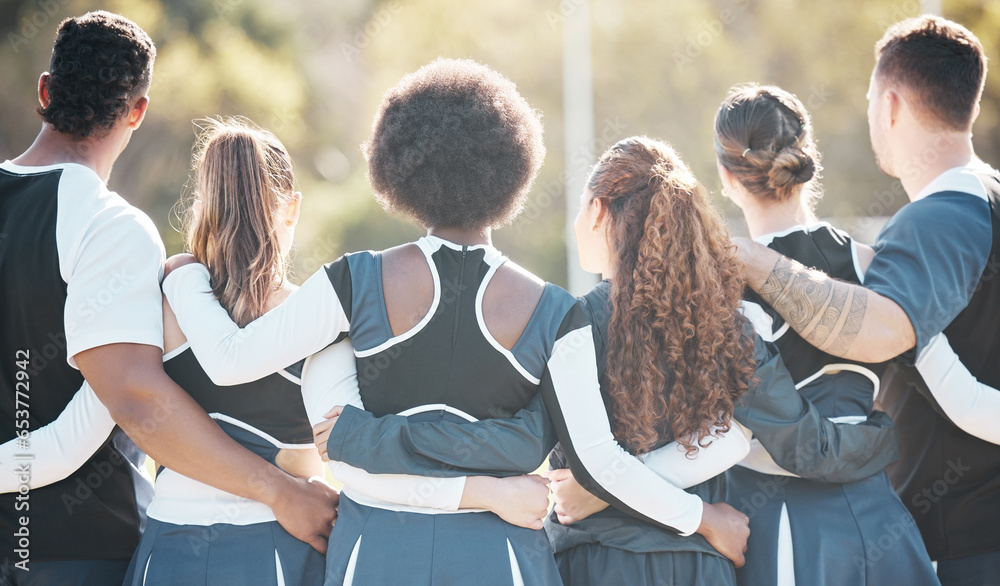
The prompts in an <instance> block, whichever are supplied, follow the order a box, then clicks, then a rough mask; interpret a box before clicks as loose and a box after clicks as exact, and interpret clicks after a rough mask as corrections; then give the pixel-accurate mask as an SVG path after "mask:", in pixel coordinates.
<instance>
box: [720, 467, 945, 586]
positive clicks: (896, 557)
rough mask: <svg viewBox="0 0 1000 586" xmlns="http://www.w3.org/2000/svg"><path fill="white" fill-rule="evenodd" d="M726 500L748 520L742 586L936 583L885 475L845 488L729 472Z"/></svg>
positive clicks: (911, 523) (908, 518)
mask: <svg viewBox="0 0 1000 586" xmlns="http://www.w3.org/2000/svg"><path fill="white" fill-rule="evenodd" d="M727 478H728V482H729V486H728V489H729V490H728V496H727V498H726V500H727V501H728V502H729V504H731V505H732V506H733V507H735V508H737V509H739V510H740V511H742V512H744V513H745V514H746V515H747V516H749V517H750V540H749V542H748V543H747V553H746V560H747V563H746V565H745V566H744V567H742V568H740V569H739V570H737V571H736V578H737V582H738V584H739V585H740V586H775V585H779V586H780V585H782V584H787V583H790V582H791V580H793V579H794V583H795V584H798V585H804V584H808V585H809V586H883V585H887V584H892V585H895V584H900V585H902V584H905V585H906V586H924V585H927V586H933V585H937V584H940V582H939V581H938V579H937V576H936V575H935V573H934V568H933V567H932V565H931V560H930V558H929V557H928V555H927V550H926V548H925V547H924V543H923V540H922V539H921V537H920V532H919V531H918V530H917V526H916V523H915V522H914V520H913V517H912V516H911V515H910V513H909V511H907V510H906V507H904V506H903V503H902V502H901V501H900V500H899V497H898V496H896V493H895V491H894V490H893V489H892V486H891V485H890V483H889V478H888V476H887V475H886V474H885V472H882V473H879V474H876V475H874V476H872V477H870V478H866V479H865V480H861V481H859V482H853V483H849V484H827V483H822V482H814V481H810V480H804V479H801V478H794V477H789V476H773V475H769V474H761V473H759V472H755V471H753V470H749V469H747V468H744V467H742V466H735V467H733V468H731V469H730V470H729V471H728V472H727Z"/></svg>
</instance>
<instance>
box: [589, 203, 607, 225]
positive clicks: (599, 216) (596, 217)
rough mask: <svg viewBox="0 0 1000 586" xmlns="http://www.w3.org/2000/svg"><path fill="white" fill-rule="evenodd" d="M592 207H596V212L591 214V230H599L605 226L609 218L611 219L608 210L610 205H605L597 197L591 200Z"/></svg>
mask: <svg viewBox="0 0 1000 586" xmlns="http://www.w3.org/2000/svg"><path fill="white" fill-rule="evenodd" d="M590 205H592V206H595V207H594V211H593V212H592V213H591V216H590V217H591V226H590V229H591V230H597V229H598V228H599V227H600V226H601V224H604V223H605V222H606V221H607V219H608V218H609V217H611V212H610V211H609V210H608V205H607V204H606V203H604V200H603V199H601V198H599V197H595V198H594V199H592V200H590Z"/></svg>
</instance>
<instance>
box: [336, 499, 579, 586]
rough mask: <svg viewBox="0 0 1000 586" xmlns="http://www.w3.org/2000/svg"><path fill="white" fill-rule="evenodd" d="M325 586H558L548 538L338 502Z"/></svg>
mask: <svg viewBox="0 0 1000 586" xmlns="http://www.w3.org/2000/svg"><path fill="white" fill-rule="evenodd" d="M326 564H327V565H326V582H325V584H326V585H327V586H333V585H336V586H339V585H342V584H343V585H348V584H350V585H355V586H383V585H387V584H406V585H408V586H419V585H427V586H430V585H432V584H433V585H434V586H451V585H462V586H465V585H468V584H476V585H484V586H520V585H521V584H524V585H525V586H558V585H559V584H561V582H560V580H559V572H558V570H557V569H556V564H555V559H554V558H553V557H552V549H551V548H550V546H549V541H548V538H546V536H545V533H544V532H543V531H532V530H530V529H524V528H522V527H516V526H514V525H511V524H509V523H506V522H504V521H503V520H502V519H500V518H499V517H497V516H496V515H494V514H493V513H457V514H440V515H431V514H422V513H410V512H397V511H390V510H386V509H381V508H377V507H369V506H365V505H361V504H359V503H357V502H355V501H353V500H351V499H350V498H349V497H348V496H347V495H344V494H342V495H341V497H340V513H339V515H338V517H337V523H336V525H334V527H333V532H332V533H331V535H330V546H329V549H328V550H327V556H326Z"/></svg>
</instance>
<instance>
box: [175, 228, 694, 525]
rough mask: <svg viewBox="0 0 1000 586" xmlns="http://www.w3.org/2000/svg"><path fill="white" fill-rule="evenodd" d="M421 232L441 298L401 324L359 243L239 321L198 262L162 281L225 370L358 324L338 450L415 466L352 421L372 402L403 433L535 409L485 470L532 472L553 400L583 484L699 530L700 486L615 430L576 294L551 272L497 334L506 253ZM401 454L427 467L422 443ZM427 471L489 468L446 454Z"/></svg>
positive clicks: (547, 433)
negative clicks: (638, 454)
mask: <svg viewBox="0 0 1000 586" xmlns="http://www.w3.org/2000/svg"><path fill="white" fill-rule="evenodd" d="M416 245H417V246H418V247H419V249H420V250H421V251H422V253H423V256H424V259H425V260H426V262H427V265H428V267H429V269H430V272H431V275H432V277H433V279H434V300H433V303H432V305H431V307H430V309H429V310H428V311H427V313H426V315H424V316H423V318H422V319H421V320H420V322H419V323H418V324H417V325H416V326H414V327H413V328H411V329H410V330H408V331H407V332H404V333H402V334H399V335H394V334H393V332H392V330H391V329H390V328H389V327H388V319H387V317H386V313H385V303H384V297H383V294H382V291H381V286H382V279H381V255H380V254H378V253H371V252H363V253H356V254H350V255H347V256H345V257H342V258H341V259H340V260H338V261H336V262H334V263H331V264H330V265H327V266H326V267H324V269H322V270H321V271H319V272H318V273H317V274H315V275H313V276H312V277H311V278H310V279H309V280H307V281H306V283H304V284H303V286H302V287H301V288H300V289H299V290H298V291H296V292H295V293H293V294H292V295H290V296H289V298H288V299H287V300H286V301H285V302H284V303H282V304H281V306H279V307H278V308H276V309H275V310H273V311H271V312H269V313H268V314H267V315H265V316H263V317H262V318H260V319H258V320H256V321H254V322H252V323H251V324H248V325H247V326H246V327H245V328H242V329H240V328H238V327H237V326H236V325H235V324H234V323H233V322H232V320H231V318H230V317H229V315H228V314H227V313H226V312H225V310H224V309H223V308H221V306H219V304H218V303H217V301H215V299H214V296H213V295H212V293H211V288H210V286H209V281H208V275H207V271H206V270H205V268H204V267H202V266H200V265H189V266H184V267H181V268H179V269H177V270H176V271H174V272H172V273H171V274H170V276H169V277H168V278H167V279H166V280H165V282H164V292H165V294H166V296H167V298H168V300H169V301H170V304H171V307H173V308H174V309H175V312H176V314H177V319H178V323H179V324H180V326H181V329H182V330H183V331H185V332H186V333H187V334H188V339H189V340H190V342H191V346H192V349H193V351H194V353H195V355H196V356H198V358H199V362H201V363H202V364H203V365H205V369H206V372H207V373H208V374H209V376H210V377H212V379H213V380H215V381H216V382H217V383H220V384H234V383H238V382H242V381H245V380H252V379H254V378H259V377H260V376H262V375H264V374H266V373H267V372H268V369H271V368H280V367H281V366H283V365H287V364H290V363H292V362H295V361H296V360H300V359H301V358H302V357H303V356H306V355H309V354H311V353H314V352H316V351H318V350H320V349H322V348H323V347H325V346H327V345H328V344H330V343H332V342H334V341H337V340H339V339H341V338H342V337H345V336H349V337H350V338H351V341H352V342H353V345H354V349H355V355H356V358H357V362H358V373H359V380H358V382H359V386H360V393H361V398H362V400H363V401H364V405H365V408H366V409H368V410H369V411H368V412H365V411H361V410H359V409H357V408H354V407H351V406H348V407H347V408H345V410H344V413H343V414H342V415H341V417H340V420H339V421H338V424H337V425H336V426H335V427H334V428H333V431H332V433H331V436H330V440H329V442H328V452H329V454H330V457H331V459H335V460H343V461H347V462H348V463H350V464H354V465H357V466H359V467H362V468H364V469H365V470H367V471H368V472H370V473H379V472H410V471H411V470H398V469H391V470H381V469H379V467H380V466H381V465H383V464H386V465H392V464H393V463H395V462H396V461H397V460H401V459H404V457H403V456H400V457H398V458H392V457H383V455H382V453H381V452H380V451H379V450H378V447H377V446H374V445H373V444H374V443H377V442H373V444H361V445H357V444H354V442H355V441H356V440H357V439H358V438H359V437H362V435H361V434H355V433H354V431H353V430H354V429H358V428H360V427H361V426H363V425H364V423H365V421H366V419H373V418H374V417H375V416H385V417H381V418H380V419H382V420H386V418H388V421H390V423H389V425H391V426H393V429H395V430H401V429H406V430H407V431H406V433H409V431H410V429H411V427H410V426H416V427H418V428H419V427H421V426H423V427H427V426H431V427H429V429H433V430H434V431H433V433H436V434H438V435H439V436H440V437H444V436H443V435H441V434H447V433H449V430H457V433H459V434H462V433H463V432H466V431H467V430H468V429H470V428H468V427H466V426H467V425H468V424H467V422H468V421H469V420H472V419H483V420H484V421H487V420H488V421H497V422H502V423H500V425H507V424H509V422H511V421H517V420H518V418H521V419H522V420H523V421H530V423H529V424H528V425H526V426H523V427H522V429H523V430H526V432H525V433H521V434H520V435H519V436H518V437H519V438H520V439H522V440H523V441H521V442H520V444H519V446H518V447H516V448H510V449H505V450H504V451H503V452H502V453H496V454H495V455H496V458H495V459H494V458H491V459H490V462H491V466H492V468H493V469H492V470H488V471H486V472H487V473H494V474H497V475H508V474H523V473H527V472H531V471H533V470H534V469H536V468H537V467H538V466H539V465H540V464H541V462H542V461H543V460H544V458H545V456H546V454H547V452H548V450H549V449H550V448H551V447H552V445H553V444H554V439H555V434H553V433H552V428H551V427H550V426H549V425H548V424H547V423H538V421H539V419H537V418H536V417H535V415H537V414H539V413H542V414H543V415H542V419H548V417H547V416H545V415H544V413H546V412H548V413H551V414H552V415H553V417H552V419H553V421H554V423H555V429H556V432H557V433H558V435H559V437H560V439H563V438H565V439H564V442H563V443H564V445H567V444H568V445H572V446H574V448H575V449H570V450H567V451H568V455H569V457H570V461H571V462H573V463H574V464H575V465H574V472H575V473H576V474H577V477H578V478H579V479H580V480H581V482H582V483H583V484H584V485H585V486H588V488H592V489H593V490H595V492H597V493H598V494H599V495H600V496H601V497H602V498H604V500H606V501H608V502H611V503H613V504H615V505H616V506H618V507H620V508H621V509H622V510H625V511H628V512H629V513H630V514H634V515H638V516H640V517H641V518H643V519H646V520H648V522H651V523H654V524H656V525H658V526H661V527H665V528H668V529H669V530H672V531H675V532H679V533H682V534H691V533H693V532H694V531H695V530H696V529H697V527H698V525H699V524H700V522H701V509H702V501H701V499H699V498H698V497H697V496H695V495H692V494H689V493H686V492H684V491H682V490H680V489H678V488H677V487H675V486H674V485H672V484H670V483H668V482H667V481H665V480H663V479H662V478H660V477H659V476H657V475H656V474H655V472H653V471H652V470H650V469H648V468H647V467H645V466H643V465H641V463H640V462H639V461H638V460H636V459H635V458H634V457H633V456H631V455H630V454H628V453H627V452H625V451H624V450H622V448H621V447H620V446H618V444H617V443H616V442H615V440H614V437H613V435H612V434H611V430H610V426H609V423H608V417H607V414H606V411H605V407H604V404H603V401H602V400H601V396H600V392H599V387H598V380H597V372H596V356H595V354H594V344H593V339H592V336H591V327H590V323H589V321H588V320H587V317H586V315H585V314H584V313H583V312H582V311H581V310H580V308H579V307H578V306H577V304H576V299H575V298H573V297H572V296H570V295H569V294H567V293H566V292H565V291H563V290H561V289H559V288H558V287H555V286H553V285H546V286H545V289H544V291H543V293H542V297H541V300H540V301H539V303H538V306H537V307H536V308H535V311H534V313H533V315H532V316H531V320H530V321H529V323H528V325H527V326H526V328H525V330H524V333H522V335H521V337H520V340H519V341H518V342H517V343H516V344H515V345H514V346H513V347H512V348H511V349H510V350H508V349H506V348H504V347H503V346H502V345H500V344H499V343H498V342H497V341H496V340H495V339H494V338H493V337H492V335H490V333H489V330H488V329H487V328H486V325H485V322H484V320H483V315H482V305H481V303H482V297H483V294H484V292H485V290H486V287H487V285H488V284H489V281H490V279H491V278H492V277H493V275H494V274H495V273H496V271H497V269H498V268H499V267H500V266H501V265H502V264H503V263H504V262H505V261H506V259H505V258H504V257H503V256H502V255H501V254H500V253H499V252H498V251H497V250H496V249H494V248H492V247H489V246H461V245H457V244H454V243H451V242H448V241H445V240H442V239H440V238H437V237H434V236H427V237H424V238H421V239H420V240H419V241H418V242H417V243H416ZM539 391H541V399H539V397H538V394H539ZM498 418H499V419H498ZM462 419H464V420H466V421H465V422H463V421H460V420H462ZM400 420H404V421H400ZM390 435H391V434H390ZM387 437H389V436H386V437H383V438H382V439H387ZM466 437H468V435H467V436H466ZM473 437H475V438H476V439H474V440H473V443H472V444H466V445H467V446H471V447H469V449H466V450H461V449H456V446H459V447H462V444H461V443H459V444H456V443H451V444H450V446H449V448H450V452H451V455H450V458H451V459H452V460H458V461H459V463H461V464H465V463H466V462H469V461H472V460H474V459H475V458H479V457H483V456H484V454H485V453H486V452H489V451H490V447H489V444H490V442H484V441H482V437H481V436H473ZM352 446H357V448H358V449H356V450H355V449H353V447H352ZM433 447H436V446H432V448H433ZM373 450H376V451H374V452H373ZM463 451H464V452H472V456H473V457H470V455H469V454H467V453H466V454H463V453H460V452H463ZM351 452H355V453H357V454H360V456H359V458H360V461H350V459H349V454H350V453H351ZM389 453H392V452H391V450H390V452H389ZM396 453H397V454H399V452H396ZM405 458H406V459H410V460H412V461H414V462H415V464H413V465H414V466H415V467H419V464H420V461H421V454H420V453H419V449H418V453H416V454H413V455H407V456H406V457H405ZM426 471H427V472H428V474H427V475H432V476H462V475H464V474H467V473H483V471H481V470H478V469H477V470H473V471H465V470H463V469H462V468H461V467H460V466H456V467H454V468H450V467H448V466H447V465H442V464H441V463H436V464H435V465H432V466H428V467H427V469H426ZM609 473H610V474H609ZM348 494H350V493H348Z"/></svg>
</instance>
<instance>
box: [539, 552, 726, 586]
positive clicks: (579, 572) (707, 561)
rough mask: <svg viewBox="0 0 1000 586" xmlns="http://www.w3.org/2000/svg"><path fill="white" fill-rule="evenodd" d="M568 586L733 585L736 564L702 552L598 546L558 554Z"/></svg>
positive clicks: (560, 566) (560, 571)
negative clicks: (634, 550)
mask: <svg viewBox="0 0 1000 586" xmlns="http://www.w3.org/2000/svg"><path fill="white" fill-rule="evenodd" d="M556 562H557V563H558V564H559V574H560V575H561V576H562V580H563V584H565V585H566V586H605V585H607V584H628V585H629V586H696V585H698V586H700V585H705V586H708V585H711V586H733V585H735V584H736V574H735V572H734V566H733V563H732V562H730V561H729V560H727V559H726V558H724V557H720V556H718V555H712V554H709V553H703V552H698V551H657V552H648V553H638V552H632V551H625V550H621V549H617V548H614V547H607V546H603V545H598V544H595V543H587V544H583V545H578V546H576V547H574V548H571V549H568V550H566V551H564V552H560V553H557V554H556Z"/></svg>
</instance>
